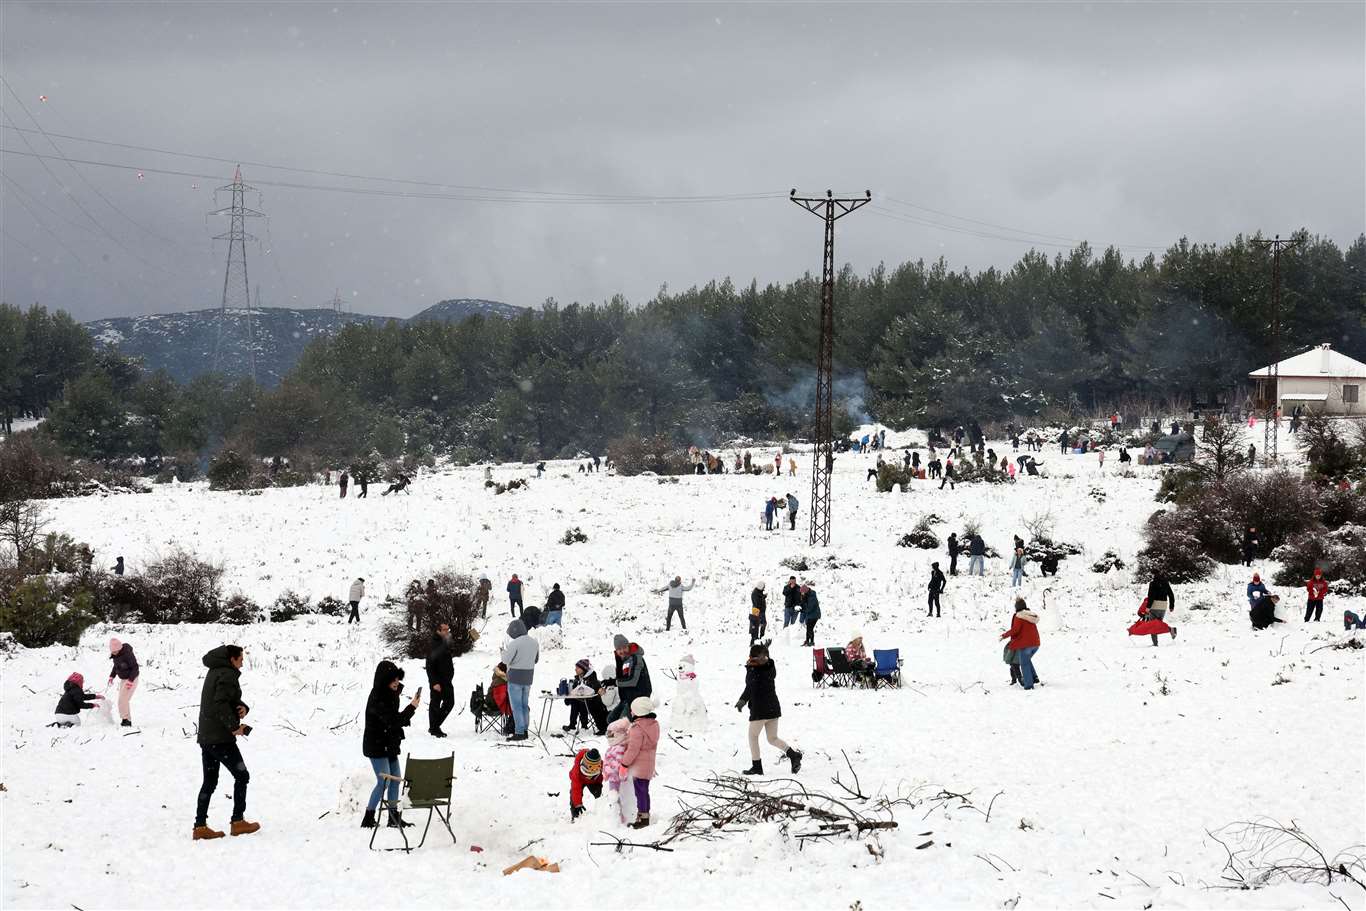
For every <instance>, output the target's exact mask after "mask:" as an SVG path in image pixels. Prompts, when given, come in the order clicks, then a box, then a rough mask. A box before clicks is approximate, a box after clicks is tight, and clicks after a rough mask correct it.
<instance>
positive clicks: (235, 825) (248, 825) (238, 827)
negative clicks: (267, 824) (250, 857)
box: [228, 819, 261, 835]
mask: <svg viewBox="0 0 1366 911" xmlns="http://www.w3.org/2000/svg"><path fill="white" fill-rule="evenodd" d="M259 828H261V824H260V823H259V822H247V821H246V820H245V819H234V820H233V821H232V825H231V826H229V827H228V831H229V832H231V833H232V834H233V835H250V834H251V833H252V832H255V831H256V830H257V829H259Z"/></svg>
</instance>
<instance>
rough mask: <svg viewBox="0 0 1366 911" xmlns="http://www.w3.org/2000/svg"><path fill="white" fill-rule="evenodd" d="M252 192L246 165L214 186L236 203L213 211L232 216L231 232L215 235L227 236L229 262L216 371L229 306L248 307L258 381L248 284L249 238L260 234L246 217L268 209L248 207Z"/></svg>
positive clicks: (220, 312)
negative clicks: (250, 227)
mask: <svg viewBox="0 0 1366 911" xmlns="http://www.w3.org/2000/svg"><path fill="white" fill-rule="evenodd" d="M248 192H253V193H254V192H256V188H255V187H249V186H247V185H246V184H244V183H243V182H242V166H241V165H238V166H237V171H236V172H235V173H234V174H233V177H232V183H230V184H228V185H227V186H226V187H219V188H218V189H217V190H214V197H215V199H216V198H217V195H218V194H219V193H231V194H232V205H230V206H228V207H227V208H225V209H218V210H217V211H214V212H210V213H209V214H210V215H226V216H228V218H229V223H228V230H227V232H226V233H224V234H216V235H214V238H213V239H214V240H226V241H227V242H228V262H227V266H226V267H225V268H224V270H223V301H222V303H221V304H220V305H219V310H218V338H217V340H216V341H215V342H214V346H213V369H214V371H215V372H217V371H218V369H219V366H220V362H221V358H222V356H223V336H224V334H225V333H226V332H227V329H228V326H227V323H228V308H229V306H237V307H240V308H244V309H245V310H246V311H247V335H248V338H247V348H248V349H249V350H251V351H252V356H251V381H252V382H253V383H255V382H256V356H255V350H254V347H253V346H254V340H253V339H252V338H251V337H250V336H251V289H250V287H249V286H248V284H247V241H249V240H255V239H256V238H255V236H253V235H251V234H248V233H247V232H246V219H248V218H261V217H262V215H263V214H264V213H261V212H257V211H256V210H255V209H248V208H247V207H246V203H245V198H246V194H247V193H248Z"/></svg>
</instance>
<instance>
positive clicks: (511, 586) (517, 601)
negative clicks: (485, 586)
mask: <svg viewBox="0 0 1366 911" xmlns="http://www.w3.org/2000/svg"><path fill="white" fill-rule="evenodd" d="M507 592H508V601H509V602H510V604H511V610H512V616H514V617H515V616H517V612H518V611H520V610H522V609H523V608H522V580H521V579H518V578H517V574H516V573H513V574H512V578H511V579H509V580H508V584H507Z"/></svg>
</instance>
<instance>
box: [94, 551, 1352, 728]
mask: <svg viewBox="0 0 1366 911" xmlns="http://www.w3.org/2000/svg"><path fill="white" fill-rule="evenodd" d="M1304 587H1305V589H1306V590H1307V591H1308V592H1309V600H1308V602H1307V603H1306V604H1305V607H1304V622H1305V623H1308V622H1309V621H1310V620H1313V621H1314V622H1315V623H1318V622H1319V620H1320V618H1322V617H1323V598H1324V596H1325V595H1327V594H1328V580H1327V579H1325V578H1324V577H1323V569H1322V568H1321V567H1318V566H1315V567H1314V574H1313V575H1312V576H1311V577H1309V578H1308V579H1305V580H1304ZM120 705H122V703H121V702H120Z"/></svg>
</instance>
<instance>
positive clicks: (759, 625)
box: [749, 615, 768, 642]
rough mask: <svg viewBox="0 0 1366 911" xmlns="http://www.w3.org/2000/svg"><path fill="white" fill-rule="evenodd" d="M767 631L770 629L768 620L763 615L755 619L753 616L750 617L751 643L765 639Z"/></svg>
mask: <svg viewBox="0 0 1366 911" xmlns="http://www.w3.org/2000/svg"><path fill="white" fill-rule="evenodd" d="M767 629H768V619H767V618H766V617H764V616H763V615H760V616H758V617H755V616H753V615H750V618H749V641H750V642H758V641H759V640H760V639H762V638H764V631H765V630H767Z"/></svg>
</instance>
